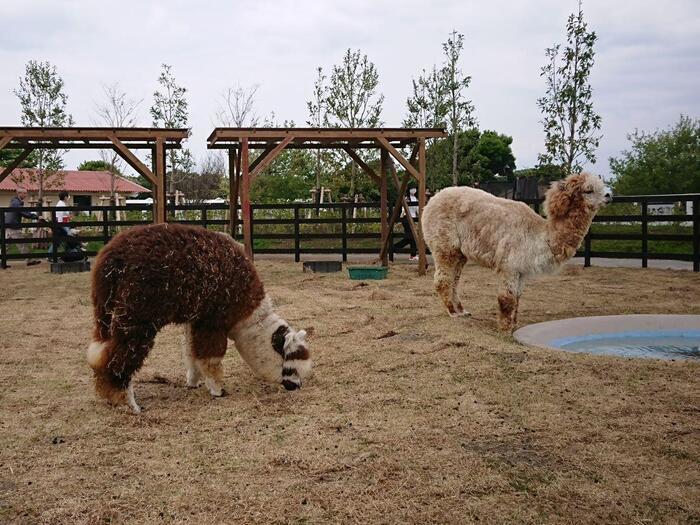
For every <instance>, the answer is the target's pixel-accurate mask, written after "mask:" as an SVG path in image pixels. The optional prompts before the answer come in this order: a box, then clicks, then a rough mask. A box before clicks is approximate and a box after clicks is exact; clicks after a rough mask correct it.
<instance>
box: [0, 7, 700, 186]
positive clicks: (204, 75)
mask: <svg viewBox="0 0 700 525" xmlns="http://www.w3.org/2000/svg"><path fill="white" fill-rule="evenodd" d="M575 9H576V2H575V1H574V0H521V1H518V2H513V1H505V0H491V1H488V2H484V1H483V0H481V1H466V0H463V1H459V0H433V1H430V2H427V1H425V0H423V1H414V0H403V1H400V2H399V1H396V0H391V1H385V0H353V1H352V2H348V1H335V0H328V1H321V0H317V1H311V0H308V1H307V0H293V1H286V0H279V1H273V0H255V1H246V2H243V1H197V2H194V1H191V0H169V1H167V2H165V1H160V2H156V1H152V2H151V1H145V0H142V1H126V0H121V1H119V2H117V1H112V2H94V1H88V0H61V1H57V0H47V1H33V0H18V1H15V0H2V1H1V2H0V22H2V23H1V24H0V27H2V31H0V126H10V125H20V108H19V103H18V100H17V97H16V96H15V95H14V94H13V89H15V88H16V87H17V85H18V82H19V78H20V76H22V75H23V73H24V68H25V64H26V62H27V61H28V60H48V61H49V62H51V63H52V64H54V65H55V66H56V67H57V69H58V72H59V74H60V75H61V76H62V77H63V79H64V80H65V91H66V93H67V94H68V97H69V100H68V104H69V110H70V112H71V113H72V115H73V117H74V119H75V125H78V126H91V125H96V124H98V121H97V120H96V116H95V111H94V108H95V104H96V103H99V102H100V101H101V100H102V98H103V93H102V85H103V84H105V83H108V84H109V83H114V82H119V84H120V86H121V88H122V89H123V90H124V91H126V92H127V93H128V94H129V95H130V96H133V97H136V98H140V99H143V102H142V104H141V106H140V111H139V118H138V124H139V125H143V126H150V125H151V118H150V115H149V113H148V108H149V107H150V106H151V104H152V102H153V92H154V90H155V89H156V88H157V82H156V80H157V77H158V74H159V70H160V65H161V64H162V63H167V64H171V65H172V66H173V72H174V74H175V77H176V79H177V81H178V82H179V84H180V85H182V86H184V87H186V88H187V90H188V98H189V103H190V126H191V127H192V136H191V138H190V140H189V142H188V145H189V147H190V148H191V149H192V151H193V153H194V155H195V157H196V158H197V159H198V160H201V159H202V158H203V157H204V156H205V155H206V153H207V151H206V145H205V142H206V137H207V136H208V135H209V133H210V132H211V130H212V128H213V126H214V117H213V116H214V112H215V110H216V107H217V101H218V99H219V98H220V96H221V93H222V92H223V91H224V90H225V88H226V87H228V86H233V85H236V84H241V85H243V86H249V85H252V84H259V85H260V88H259V91H258V96H257V101H256V106H257V111H258V113H260V114H262V115H267V114H269V113H270V112H272V111H274V113H275V115H276V118H277V119H278V120H279V121H282V120H284V119H290V120H294V121H295V122H296V123H297V125H304V123H305V121H306V118H307V109H306V101H307V100H308V99H309V98H310V96H311V91H312V86H313V81H314V77H315V69H316V67H317V66H322V67H323V68H324V69H325V70H329V69H330V68H331V66H332V65H333V64H336V63H339V62H340V60H341V58H342V55H343V53H344V52H345V50H346V49H347V48H353V49H358V48H359V49H361V50H362V52H363V53H365V54H367V55H368V57H369V59H370V60H371V61H372V62H374V63H375V64H376V66H377V69H378V72H379V75H380V90H381V92H382V93H383V94H384V96H385V103H384V111H383V113H382V120H383V121H384V124H385V125H386V126H400V125H401V121H402V119H403V118H404V116H405V107H406V98H407V96H408V95H409V94H410V91H411V79H412V78H413V77H416V76H417V75H418V74H419V72H420V71H421V69H422V68H430V67H432V65H433V64H436V63H437V64H440V63H441V62H442V60H443V56H442V47H441V43H442V42H444V41H445V40H446V38H447V36H448V34H449V33H450V31H452V29H456V30H457V31H458V32H461V33H464V35H465V46H464V51H463V55H462V61H461V67H462V70H463V71H464V72H465V73H466V74H469V75H471V76H472V84H471V86H470V88H469V90H468V93H467V95H468V97H469V98H470V99H471V100H472V101H473V103H474V105H475V107H476V116H477V118H478V121H479V126H480V128H481V129H493V130H496V131H498V132H500V133H505V134H508V135H511V136H512V137H513V151H514V153H515V157H516V162H517V167H518V168H525V167H530V166H532V165H534V164H535V163H536V160H537V154H538V153H539V152H540V151H541V150H542V149H543V133H542V125H541V124H540V122H539V121H540V119H541V115H540V114H539V111H538V108H537V103H536V101H537V98H538V97H541V96H542V95H543V93H544V82H543V79H542V78H541V77H540V76H539V73H540V67H541V66H542V65H544V62H545V58H544V49H545V48H546V47H549V46H551V45H552V44H554V43H556V42H564V41H565V38H566V33H565V25H566V20H567V17H568V15H569V14H570V13H571V12H572V11H574V10H575ZM584 13H585V19H586V21H587V22H588V24H589V29H592V30H594V31H595V32H596V33H597V34H598V42H597V44H596V63H595V66H594V69H593V73H592V75H591V79H590V80H591V84H592V87H593V90H594V95H593V97H594V103H595V108H596V110H597V111H598V113H600V115H601V116H602V119H603V129H602V133H603V140H602V142H601V145H600V148H599V150H598V162H597V163H596V164H595V166H593V167H592V169H593V170H594V171H596V172H598V173H601V174H603V175H607V174H608V173H609V166H608V158H609V157H610V156H611V155H613V156H614V155H618V154H619V153H620V151H621V150H622V149H625V148H626V147H627V145H628V142H627V139H626V135H627V133H629V132H631V131H633V130H634V129H635V128H638V129H642V130H648V131H653V130H655V129H657V128H666V127H668V126H669V125H671V124H672V123H674V122H676V121H677V120H678V117H679V115H680V114H681V113H683V114H686V115H689V116H691V117H695V118H697V117H700V95H699V93H700V2H699V1H697V0H666V1H659V0H636V1H634V2H631V1H629V2H628V1H610V0H607V1H606V0H585V2H584ZM86 158H98V155H97V152H94V153H93V152H90V151H88V150H82V151H75V152H71V153H69V154H68V155H67V157H66V167H67V168H75V167H76V166H77V164H78V163H79V162H80V161H82V160H85V159H86Z"/></svg>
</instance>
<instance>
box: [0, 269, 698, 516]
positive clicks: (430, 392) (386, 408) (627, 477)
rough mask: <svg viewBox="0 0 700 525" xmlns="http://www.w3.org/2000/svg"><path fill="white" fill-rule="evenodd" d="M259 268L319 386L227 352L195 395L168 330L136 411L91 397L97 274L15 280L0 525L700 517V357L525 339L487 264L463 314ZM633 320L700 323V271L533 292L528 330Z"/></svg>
mask: <svg viewBox="0 0 700 525" xmlns="http://www.w3.org/2000/svg"><path fill="white" fill-rule="evenodd" d="M257 266H258V268H259V271H260V273H261V275H262V277H263V280H264V282H265V286H266V289H267V291H268V292H269V294H270V295H271V297H272V298H273V300H274V301H275V302H276V304H277V305H278V312H279V314H280V315H282V316H283V317H284V318H285V319H287V320H288V321H289V322H290V323H291V324H292V325H293V326H294V327H296V328H305V327H306V329H307V331H308V332H309V335H308V339H309V342H310V347H311V351H312V353H313V358H314V361H315V363H316V373H315V375H314V377H312V378H311V379H309V380H308V381H306V382H305V384H304V386H303V388H302V389H301V390H299V391H296V392H291V393H290V392H286V391H285V390H284V389H283V388H282V387H281V386H279V385H268V384H265V383H263V382H262V381H261V380H259V379H258V378H256V377H254V376H253V375H252V374H251V372H250V369H249V368H248V367H247V366H246V365H245V364H244V363H243V362H242V360H241V359H240V358H239V357H238V355H237V353H236V351H235V347H234V346H233V344H230V345H229V352H228V354H227V356H226V358H225V359H224V367H225V388H226V390H227V392H228V393H229V395H228V396H226V397H224V398H221V399H212V398H211V396H210V395H209V394H208V392H206V390H205V389H204V388H201V387H200V388H198V389H188V388H186V387H185V377H184V366H183V364H182V357H181V345H182V343H183V340H184V338H183V332H182V328H181V327H175V326H171V327H167V328H166V329H165V330H163V331H162V332H161V333H160V334H159V335H158V338H157V340H156V345H155V348H154V349H153V351H152V353H151V355H150V356H149V358H148V359H147V361H146V364H145V366H144V368H143V369H142V370H141V371H140V372H139V373H138V374H137V376H136V380H135V393H136V398H137V400H138V401H139V403H140V404H142V405H143V406H144V408H145V410H144V412H143V413H142V414H141V415H140V416H134V415H132V414H130V413H129V412H128V411H127V410H126V409H124V408H116V409H115V408H111V407H109V406H107V405H105V404H103V403H102V402H100V401H98V400H96V398H95V396H94V393H93V386H92V377H91V372H90V370H89V368H88V366H87V364H86V362H85V351H86V349H87V346H88V344H89V343H90V335H91V331H92V312H91V307H90V290H89V275H87V274H66V275H53V274H50V273H48V272H47V269H46V267H45V266H44V265H40V266H38V267H31V268H26V267H23V266H22V265H14V266H13V267H12V268H10V269H8V270H4V271H0V383H1V384H2V385H3V388H2V390H0V522H1V523H47V524H48V523H77V524H92V523H183V524H184V523H195V522H199V523H222V522H228V523H233V522H236V523H261V522H262V523H290V522H291V523H329V522H330V523H354V522H361V523H386V522H408V523H424V522H427V523H465V522H476V521H478V522H480V523H504V522H510V523H543V522H546V523H573V522H575V523H647V522H651V523H697V522H699V521H700V468H699V467H700V465H699V464H698V458H700V419H699V418H698V414H699V413H698V406H700V364H698V363H689V362H670V361H668V362H666V361H654V360H634V359H617V358H612V357H603V356H599V357H597V356H591V355H583V354H569V353H564V352H561V353H559V352H552V351H547V350H543V349H538V348H530V347H525V346H522V345H520V344H518V343H517V342H515V341H514V340H513V338H512V337H511V336H509V335H504V334H502V333H500V332H498V330H497V329H496V304H497V303H496V295H497V293H498V288H499V286H500V284H501V283H500V281H499V278H498V276H496V275H495V274H493V273H491V272H490V271H487V270H484V269H481V268H477V267H474V266H467V267H466V268H465V269H464V272H463V278H462V281H461V285H460V295H461V297H462V302H463V304H464V307H465V308H466V309H468V310H469V311H470V312H472V314H473V316H472V317H468V318H457V319H453V318H450V317H449V316H448V315H447V313H446V312H445V311H444V310H443V307H442V306H441V304H440V302H439V300H438V298H437V297H436V295H435V293H434V292H433V283H432V275H430V274H429V275H427V276H425V277H419V276H418V275H417V274H416V273H415V267H414V266H409V265H401V264H396V265H393V266H392V267H391V270H390V272H389V276H388V279H386V280H383V281H372V282H371V283H370V282H359V283H357V282H353V281H349V280H348V278H347V276H346V275H345V274H344V273H337V274H324V275H323V276H322V277H323V278H320V277H319V276H311V275H310V274H308V273H306V274H304V273H303V272H302V266H301V264H294V263H291V262H280V261H265V260H261V261H258V262H257ZM641 293H643V295H644V296H645V297H646V299H644V300H641V299H640V294H641ZM623 313H700V276H698V275H697V274H693V273H691V272H684V271H670V270H651V269H647V270H641V269H639V270H635V269H622V268H620V269H617V268H616V269H611V268H585V269H584V268H582V267H580V266H569V267H567V268H566V269H565V270H564V272H563V273H562V274H560V275H555V276H550V277H546V278H542V279H539V280H536V281H533V282H530V283H527V284H526V285H525V291H524V295H523V298H522V300H521V306H520V323H521V324H529V323H533V322H539V321H546V320H552V319H561V318H566V317H571V316H578V315H608V314H623ZM382 336H383V337H382Z"/></svg>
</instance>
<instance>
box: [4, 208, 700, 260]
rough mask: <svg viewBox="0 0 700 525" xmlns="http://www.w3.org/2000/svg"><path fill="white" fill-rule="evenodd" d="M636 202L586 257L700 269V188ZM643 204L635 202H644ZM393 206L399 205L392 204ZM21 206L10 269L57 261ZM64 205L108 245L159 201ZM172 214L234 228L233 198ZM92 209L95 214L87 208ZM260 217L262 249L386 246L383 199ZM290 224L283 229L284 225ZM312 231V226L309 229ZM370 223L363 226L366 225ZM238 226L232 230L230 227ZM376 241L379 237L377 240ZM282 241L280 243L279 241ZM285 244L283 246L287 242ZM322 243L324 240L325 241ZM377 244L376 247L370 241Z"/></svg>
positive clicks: (50, 213)
mask: <svg viewBox="0 0 700 525" xmlns="http://www.w3.org/2000/svg"><path fill="white" fill-rule="evenodd" d="M523 202H526V203H528V204H530V205H531V206H532V207H533V208H534V209H535V210H536V211H538V212H539V211H540V208H541V205H542V200H534V199H530V200H524V201H523ZM688 202H691V203H692V213H691V214H688V213H685V207H686V203H688ZM623 203H628V204H632V203H634V204H635V205H636V207H638V209H639V213H628V214H620V215H614V214H611V213H610V212H607V210H611V208H606V209H604V210H603V212H602V213H606V212H607V213H606V214H604V215H603V214H601V215H597V216H596V217H595V218H594V227H593V228H592V229H593V230H595V225H599V224H606V225H611V226H614V225H625V226H630V225H632V226H638V227H639V232H635V233H632V232H615V233H603V232H596V231H591V232H589V233H588V235H586V237H585V239H584V241H583V243H582V247H581V249H580V250H579V252H578V253H577V255H578V256H580V257H583V258H584V264H585V265H586V266H590V264H591V259H593V258H599V257H605V258H625V259H640V260H641V265H642V267H644V268H646V267H647V265H648V261H649V260H650V259H671V260H681V261H691V262H692V263H693V270H694V271H696V272H697V271H700V194H685V195H645V196H622V197H615V198H614V199H613V204H623ZM662 203H670V204H677V203H682V206H683V210H684V212H683V213H681V214H674V215H652V214H650V213H649V208H650V206H653V205H655V204H662ZM636 207H635V208H636ZM388 208H389V210H391V206H389V207H388ZM23 210H24V211H27V212H31V213H37V214H44V215H46V216H47V219H48V220H50V221H53V222H54V223H55V221H56V211H57V209H56V208H55V207H34V208H23ZM354 210H358V211H361V212H362V213H364V214H365V216H363V217H357V216H353V215H356V214H354V213H353V211H354ZM10 211H16V209H13V208H0V263H1V265H2V267H3V268H5V267H6V266H7V262H8V261H11V260H15V259H23V258H26V256H25V255H22V254H20V253H9V252H10V251H13V252H14V251H16V250H10V247H12V246H18V245H20V244H37V243H47V244H48V245H49V246H51V247H52V249H51V250H49V249H48V248H47V250H46V251H39V252H37V251H35V252H34V253H32V257H37V258H50V259H51V260H53V261H57V258H58V256H59V255H60V254H59V253H57V252H58V246H59V244H60V241H59V239H57V238H56V236H55V235H52V236H51V237H49V238H46V237H44V238H38V235H36V232H37V230H44V231H45V229H46V227H47V222H41V221H34V220H30V221H27V220H26V219H25V220H24V221H23V222H22V228H23V229H24V230H25V231H29V232H34V234H32V235H31V237H30V235H27V238H24V239H8V238H7V236H6V229H7V227H6V222H5V221H6V218H5V213H6V212H10ZM60 211H68V212H71V213H73V214H77V216H75V217H74V220H72V221H71V222H70V223H66V224H65V226H69V227H78V228H81V229H82V233H81V234H80V235H79V236H78V237H77V239H78V240H80V241H81V242H87V243H90V242H93V241H96V242H98V243H100V244H102V245H104V244H106V243H108V242H109V240H110V239H111V238H112V237H113V236H114V235H115V234H116V233H117V232H118V231H119V230H121V229H123V228H125V227H131V226H136V225H141V224H150V223H151V222H152V217H153V207H152V206H150V205H126V206H92V207H86V206H70V207H66V208H61V209H60ZM167 211H168V220H169V221H171V222H177V223H180V224H193V225H199V226H202V227H204V228H214V229H219V230H221V231H227V230H228V225H229V218H228V216H227V213H228V205H227V204H188V205H178V206H173V205H169V206H168V208H167ZM118 212H123V214H125V215H126V217H121V218H119V219H117V213H118ZM85 213H87V214H88V215H87V216H81V215H80V214H85ZM252 214H253V220H252V223H251V231H250V234H251V238H252V239H253V251H254V252H255V253H257V254H290V255H294V258H295V260H296V261H299V260H300V259H301V256H302V255H304V254H339V255H341V256H342V259H343V261H346V260H347V257H348V254H373V253H378V252H379V249H380V246H379V244H380V240H381V232H380V231H379V225H380V224H381V217H380V205H379V203H376V202H371V203H328V204H322V205H320V206H319V205H316V204H307V203H290V204H253V205H252ZM661 223H668V224H673V223H676V224H683V225H684V226H683V229H684V230H688V233H685V232H683V233H650V232H649V226H650V225H658V224H661ZM241 228H242V225H241V222H240V220H239V221H238V227H237V231H235V232H233V236H234V237H235V238H237V239H240V238H241V237H242V232H241ZM396 228H400V225H397V226H395V229H394V230H393V231H392V232H390V234H391V236H392V242H391V246H392V249H391V250H390V252H389V255H390V258H391V259H392V260H393V256H394V253H407V252H408V249H406V248H404V249H401V250H394V249H393V246H394V244H395V242H396V241H397V240H399V239H401V238H403V236H404V234H403V232H401V231H396ZM279 230H282V231H279ZM309 230H311V231H309ZM358 230H362V231H358ZM229 233H230V232H229ZM358 240H359V241H363V240H364V241H367V240H370V241H372V242H370V243H367V242H364V243H363V244H364V245H363V246H359V247H358V246H351V245H352V244H353V241H358ZM374 241H376V243H375V242H374ZM596 241H612V242H618V241H619V242H625V241H635V242H639V243H641V249H640V250H639V251H634V252H630V251H624V250H621V249H618V250H614V249H613V250H595V249H593V247H594V246H593V243H594V242H596ZM654 241H675V242H680V243H683V244H684V245H685V244H686V243H688V244H689V245H690V249H686V250H684V251H686V252H688V253H672V252H658V251H657V252H650V251H649V242H654ZM274 244H278V246H271V245H274ZM279 244H283V246H279ZM319 244H320V245H322V246H319ZM370 244H371V246H370ZM98 249H99V247H96V246H94V244H93V249H90V250H87V254H88V255H91V256H92V255H95V254H96V253H97V251H98Z"/></svg>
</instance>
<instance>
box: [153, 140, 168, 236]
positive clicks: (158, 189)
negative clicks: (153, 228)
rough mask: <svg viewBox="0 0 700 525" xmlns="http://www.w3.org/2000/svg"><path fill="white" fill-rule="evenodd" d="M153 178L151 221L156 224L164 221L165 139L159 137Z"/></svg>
mask: <svg viewBox="0 0 700 525" xmlns="http://www.w3.org/2000/svg"><path fill="white" fill-rule="evenodd" d="M153 175H154V178H155V185H154V188H153V189H154V190H155V201H156V206H155V215H154V216H153V222H154V223H156V224H159V223H164V222H166V219H167V217H166V211H165V201H166V196H165V141H164V140H163V139H161V138H159V139H156V172H155V173H154V174H153Z"/></svg>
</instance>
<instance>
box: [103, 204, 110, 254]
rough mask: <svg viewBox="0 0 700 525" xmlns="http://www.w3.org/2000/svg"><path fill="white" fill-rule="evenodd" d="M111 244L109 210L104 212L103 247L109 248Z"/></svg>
mask: <svg viewBox="0 0 700 525" xmlns="http://www.w3.org/2000/svg"><path fill="white" fill-rule="evenodd" d="M108 242H109V216H108V215H107V210H104V211H103V212H102V243H103V246H107V243H108Z"/></svg>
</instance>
